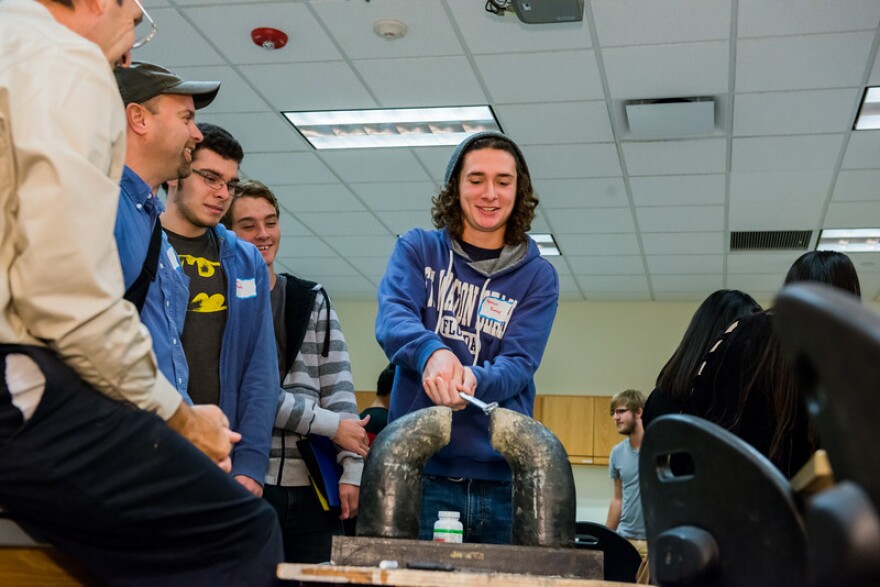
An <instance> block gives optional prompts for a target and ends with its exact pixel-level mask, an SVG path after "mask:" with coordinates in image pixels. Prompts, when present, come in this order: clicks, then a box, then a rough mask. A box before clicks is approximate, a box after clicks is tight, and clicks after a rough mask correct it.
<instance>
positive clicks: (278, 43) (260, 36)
mask: <svg viewBox="0 0 880 587" xmlns="http://www.w3.org/2000/svg"><path fill="white" fill-rule="evenodd" d="M251 40H252V41H253V42H254V44H255V45H257V46H259V47H262V48H263V49H265V50H266V51H274V50H276V49H280V48H281V47H283V46H284V45H286V44H287V33H285V32H284V31H279V30H278V29H273V28H270V27H259V28H256V29H254V30H252V31H251Z"/></svg>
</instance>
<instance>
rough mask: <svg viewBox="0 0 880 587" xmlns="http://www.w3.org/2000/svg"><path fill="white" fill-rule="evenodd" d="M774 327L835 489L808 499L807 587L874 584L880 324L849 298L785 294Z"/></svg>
mask: <svg viewBox="0 0 880 587" xmlns="http://www.w3.org/2000/svg"><path fill="white" fill-rule="evenodd" d="M775 327H776V330H777V333H778V335H779V338H780V340H781V342H782V347H783V350H784V351H785V352H786V353H787V354H788V356H789V359H790V360H791V363H792V364H793V365H794V368H795V370H796V372H797V375H798V381H799V382H800V383H801V390H802V391H803V393H804V396H805V400H806V402H807V409H808V411H809V412H810V416H811V418H812V421H813V424H814V426H815V427H816V429H817V430H818V433H819V440H820V443H821V445H822V448H824V449H825V451H826V452H827V453H828V461H829V462H830V463H831V468H832V470H833V472H834V478H835V480H836V481H837V482H838V484H837V485H835V486H834V487H832V488H831V489H829V490H827V491H825V492H822V493H819V494H818V495H816V496H814V497H813V498H812V499H811V500H810V502H809V504H808V507H807V510H806V514H805V520H806V527H807V536H808V560H809V568H808V571H809V572H808V574H809V579H810V584H811V585H877V584H880V516H878V512H880V451H877V450H874V449H873V442H874V438H873V437H874V434H873V428H874V427H873V426H872V425H871V424H870V422H871V420H872V419H873V418H875V417H876V415H877V414H878V412H880V316H878V315H877V314H876V313H874V312H873V311H871V310H869V309H868V308H866V307H865V306H863V305H862V304H861V303H859V301H858V300H857V299H856V298H855V297H853V296H851V295H849V294H848V293H845V292H842V291H840V290H836V289H834V288H831V287H828V286H825V285H821V284H815V283H796V284H792V285H790V286H788V287H785V288H784V289H783V290H782V291H781V292H780V294H779V296H778V297H777V299H776V322H775Z"/></svg>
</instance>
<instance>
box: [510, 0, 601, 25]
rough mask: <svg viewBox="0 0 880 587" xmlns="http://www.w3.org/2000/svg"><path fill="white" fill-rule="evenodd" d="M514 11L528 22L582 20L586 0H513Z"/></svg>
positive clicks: (522, 19) (545, 22)
mask: <svg viewBox="0 0 880 587" xmlns="http://www.w3.org/2000/svg"><path fill="white" fill-rule="evenodd" d="M513 11H514V12H515V13H516V16H517V18H519V19H520V20H521V21H523V22H524V23H526V24H547V23H559V22H580V21H582V20H583V19H584V0H513Z"/></svg>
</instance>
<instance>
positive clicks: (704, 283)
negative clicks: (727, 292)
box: [651, 272, 724, 295]
mask: <svg viewBox="0 0 880 587" xmlns="http://www.w3.org/2000/svg"><path fill="white" fill-rule="evenodd" d="M723 281H724V280H723V278H722V277H721V275H720V272H719V274H718V275H652V276H651V287H652V288H653V290H654V292H655V293H661V292H683V293H691V292H694V291H698V292H705V294H704V295H708V294H710V293H712V292H713V291H715V290H717V289H721V287H722V283H723Z"/></svg>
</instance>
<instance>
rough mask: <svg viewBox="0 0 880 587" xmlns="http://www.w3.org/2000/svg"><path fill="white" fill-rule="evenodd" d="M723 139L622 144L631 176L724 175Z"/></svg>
mask: <svg viewBox="0 0 880 587" xmlns="http://www.w3.org/2000/svg"><path fill="white" fill-rule="evenodd" d="M726 153H727V145H726V144H725V141H724V140H723V139H704V140H688V141H651V142H644V143H624V144H623V154H624V157H625V159H626V168H627V171H628V172H629V173H630V175H687V174H693V173H723V172H724V171H725V168H726V167H727V163H726V162H727V158H726Z"/></svg>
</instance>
